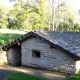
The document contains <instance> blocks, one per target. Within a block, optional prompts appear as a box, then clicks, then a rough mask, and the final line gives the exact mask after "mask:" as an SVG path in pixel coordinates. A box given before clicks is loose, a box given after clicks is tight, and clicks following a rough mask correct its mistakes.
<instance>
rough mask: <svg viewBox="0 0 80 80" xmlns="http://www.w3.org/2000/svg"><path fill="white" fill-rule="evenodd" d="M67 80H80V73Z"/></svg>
mask: <svg viewBox="0 0 80 80" xmlns="http://www.w3.org/2000/svg"><path fill="white" fill-rule="evenodd" d="M66 80H80V73H77V74H74V75H72V76H70V77H69V78H67V79H66Z"/></svg>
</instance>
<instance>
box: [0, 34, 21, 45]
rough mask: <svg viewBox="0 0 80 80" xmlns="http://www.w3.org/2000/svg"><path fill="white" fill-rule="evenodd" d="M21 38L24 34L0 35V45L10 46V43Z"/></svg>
mask: <svg viewBox="0 0 80 80" xmlns="http://www.w3.org/2000/svg"><path fill="white" fill-rule="evenodd" d="M20 36H22V34H13V33H7V34H4V33H0V45H3V44H8V43H10V42H11V41H13V40H14V39H16V38H18V37H20Z"/></svg>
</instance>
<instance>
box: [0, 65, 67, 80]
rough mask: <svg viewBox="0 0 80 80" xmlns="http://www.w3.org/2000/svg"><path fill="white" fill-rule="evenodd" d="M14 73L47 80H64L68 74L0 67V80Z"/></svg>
mask: <svg viewBox="0 0 80 80" xmlns="http://www.w3.org/2000/svg"><path fill="white" fill-rule="evenodd" d="M14 71H19V72H24V73H27V74H31V75H36V76H40V77H43V78H46V79H48V80H64V79H65V78H66V77H67V76H68V74H62V73H58V72H52V71H47V70H40V69H33V68H24V67H13V66H8V65H4V66H0V80H4V77H5V76H6V75H7V74H9V73H11V72H14Z"/></svg>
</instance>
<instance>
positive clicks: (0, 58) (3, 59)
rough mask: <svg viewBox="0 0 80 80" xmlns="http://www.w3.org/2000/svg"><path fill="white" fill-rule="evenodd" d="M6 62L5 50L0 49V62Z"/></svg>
mask: <svg viewBox="0 0 80 80" xmlns="http://www.w3.org/2000/svg"><path fill="white" fill-rule="evenodd" d="M2 63H7V56H6V52H5V51H0V64H2Z"/></svg>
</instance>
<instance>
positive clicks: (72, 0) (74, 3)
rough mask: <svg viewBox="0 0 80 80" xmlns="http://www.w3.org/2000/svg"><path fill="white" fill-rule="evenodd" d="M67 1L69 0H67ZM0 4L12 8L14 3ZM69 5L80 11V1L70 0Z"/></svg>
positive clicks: (2, 1)
mask: <svg viewBox="0 0 80 80" xmlns="http://www.w3.org/2000/svg"><path fill="white" fill-rule="evenodd" d="M66 1H67V0H66ZM0 4H4V5H8V6H12V5H13V3H10V2H9V0H0ZM68 5H69V6H70V7H72V8H74V9H76V10H78V9H80V0H69V3H68Z"/></svg>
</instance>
